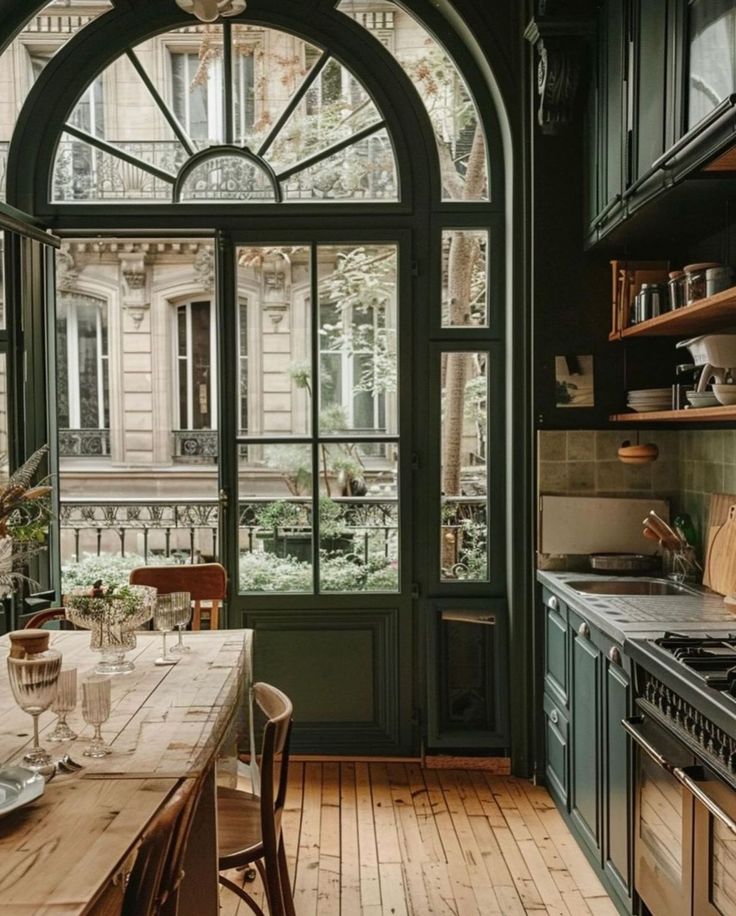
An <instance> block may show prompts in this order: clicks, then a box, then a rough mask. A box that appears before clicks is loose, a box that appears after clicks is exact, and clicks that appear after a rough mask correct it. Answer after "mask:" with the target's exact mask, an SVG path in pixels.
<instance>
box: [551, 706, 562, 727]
mask: <svg viewBox="0 0 736 916" xmlns="http://www.w3.org/2000/svg"><path fill="white" fill-rule="evenodd" d="M549 721H550V722H551V723H552V724H553V725H557V723H558V722H559V721H560V714H559V713H558V712H557V710H556V709H553V710H552V712H551V713H550V714H549Z"/></svg>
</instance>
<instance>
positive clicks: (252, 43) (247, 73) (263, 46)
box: [232, 22, 321, 152]
mask: <svg viewBox="0 0 736 916" xmlns="http://www.w3.org/2000/svg"><path fill="white" fill-rule="evenodd" d="M232 35H233V83H234V86H233V103H234V110H233V115H234V117H233V123H234V126H235V142H236V143H237V144H238V145H239V146H248V147H249V148H250V149H251V150H253V151H254V152H256V151H257V150H258V149H259V148H260V146H261V144H262V143H263V141H264V140H265V138H266V136H267V135H268V132H269V130H270V129H271V128H272V127H273V125H274V124H275V123H276V122H277V121H278V119H279V117H280V115H281V114H282V112H283V111H284V109H285V108H286V106H287V104H288V102H289V99H290V98H291V97H292V96H293V95H294V93H295V92H296V91H297V90H298V88H299V86H300V85H301V84H302V82H303V81H304V79H305V78H306V76H307V74H308V73H309V72H310V70H311V69H312V67H313V66H314V65H315V64H316V63H317V61H318V60H319V58H320V57H321V51H319V49H318V48H315V47H314V46H313V45H310V44H307V42H305V41H303V40H302V39H301V38H298V37H297V36H296V35H290V34H288V33H287V32H277V31H276V30H275V29H262V28H258V27H257V26H251V25H244V24H242V23H239V22H236V23H233V27H232Z"/></svg>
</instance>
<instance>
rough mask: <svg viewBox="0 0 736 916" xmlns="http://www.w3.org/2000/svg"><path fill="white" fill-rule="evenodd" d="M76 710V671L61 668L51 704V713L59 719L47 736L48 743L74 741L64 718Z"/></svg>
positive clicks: (73, 733)
mask: <svg viewBox="0 0 736 916" xmlns="http://www.w3.org/2000/svg"><path fill="white" fill-rule="evenodd" d="M76 708H77V669H76V668H62V669H61V671H60V672H59V682H58V686H57V688H56V697H55V698H54V702H53V703H52V704H51V712H55V713H56V714H57V715H58V717H59V719H58V721H57V723H56V727H55V728H54V730H53V731H52V732H51V734H50V735H49V736H48V740H49V741H74V739H75V738H76V737H77V734H76V732H73V731H72V730H71V728H69V726H68V725H67V722H66V717H67V716H68V714H69V713H70V712H74V710H75V709H76Z"/></svg>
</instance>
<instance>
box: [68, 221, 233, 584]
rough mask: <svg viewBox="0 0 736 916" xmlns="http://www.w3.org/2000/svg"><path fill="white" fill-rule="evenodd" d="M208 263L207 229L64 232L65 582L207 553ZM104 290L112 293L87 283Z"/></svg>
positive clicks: (214, 548)
mask: <svg viewBox="0 0 736 916" xmlns="http://www.w3.org/2000/svg"><path fill="white" fill-rule="evenodd" d="M213 272H214V246H213V243H212V240H208V239H197V238H187V239H186V240H185V242H183V241H182V239H181V238H171V239H167V238H164V237H158V238H156V240H155V243H153V242H152V241H151V239H150V238H147V239H137V238H132V237H130V236H128V237H126V238H119V237H95V238H94V239H90V238H86V239H68V238H67V239H64V243H63V246H62V249H61V250H60V252H59V253H58V256H57V321H56V330H57V335H56V351H57V407H58V424H59V453H60V462H59V465H60V466H59V477H58V483H59V491H60V498H61V504H60V511H59V524H60V528H61V539H60V547H61V559H62V566H63V583H64V588H65V589H66V588H69V587H71V586H73V585H87V586H89V585H91V584H92V583H93V582H95V581H96V580H98V579H102V580H103V581H104V582H105V584H110V585H116V584H123V583H124V582H127V581H128V576H129V574H130V570H131V569H132V568H134V567H136V566H141V565H143V564H165V563H182V562H184V561H191V560H192V559H195V560H200V559H201V560H216V559H218V556H219V549H220V544H219V535H218V513H219V504H218V500H217V494H218V489H219V483H218V467H217V432H216V431H215V430H214V429H212V428H211V427H212V426H213V423H214V418H215V417H216V398H217V390H216V386H215V379H216V371H215V367H214V366H213V365H212V355H211V352H212V351H211V348H210V340H211V338H212V333H213V329H212V324H213V322H214V320H215V312H214V309H213V308H212V306H211V305H210V303H211V301H212V297H213V296H214V274H213ZM103 290H107V291H109V293H108V295H109V301H106V300H103V299H102V298H98V297H96V296H94V295H92V291H98V292H99V291H103ZM150 290H155V293H154V295H153V301H151V299H150V298H147V296H148V295H149V293H148V292H147V291H150ZM182 291H187V292H188V293H189V298H188V299H187V300H186V301H183V300H182ZM149 302H150V303H151V304H150V308H147V307H146V305H147V304H148V303H149ZM190 316H191V322H192V325H193V326H192V334H191V335H190V334H189V331H188V324H189V321H190ZM108 353H109V354H110V356H109V358H108V355H107V354H108ZM110 361H113V362H112V367H113V368H114V371H112V372H111V371H109V368H108V365H109V362H110ZM180 383H181V387H180ZM189 394H191V395H192V396H191V397H190V396H189ZM190 414H191V416H190ZM195 422H196V423H197V424H198V425H200V426H204V427H205V428H195V427H194V423H195ZM82 424H84V425H89V428H82ZM91 424H93V425H94V427H98V428H92V426H91ZM207 426H209V427H210V428H207ZM100 427H101V428H100Z"/></svg>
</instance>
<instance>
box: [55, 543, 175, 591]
mask: <svg viewBox="0 0 736 916" xmlns="http://www.w3.org/2000/svg"><path fill="white" fill-rule="evenodd" d="M185 559H186V557H184V556H171V557H163V556H158V555H156V556H155V557H151V558H150V562H151V563H152V564H153V563H155V564H156V566H169V565H171V566H173V565H175V564H176V563H183V562H184V560H185ZM145 565H146V561H145V560H144V559H143V557H142V556H139V555H138V554H135V553H131V554H128V555H127V556H124V557H121V556H117V555H114V554H109V553H103V554H101V555H100V556H99V557H98V556H97V555H96V554H92V553H86V554H85V555H84V556H83V557H82V559H81V560H80V561H79V562H78V563H77V562H76V561H75V560H70V561H69V562H68V563H66V564H64V566H62V568H61V590H62V593H64V594H66V592H68V591H69V590H70V589H72V588H80V587H82V586H90V585H92V583H93V582H97V581H98V580H99V579H102V580H103V581H104V583H105V585H107V586H110V587H120V586H122V585H127V583H128V579H129V577H130V572H131V570H133V569H135V568H136V567H138V566H145Z"/></svg>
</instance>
